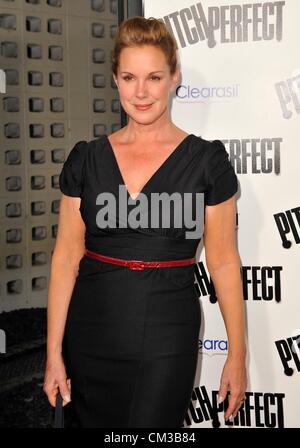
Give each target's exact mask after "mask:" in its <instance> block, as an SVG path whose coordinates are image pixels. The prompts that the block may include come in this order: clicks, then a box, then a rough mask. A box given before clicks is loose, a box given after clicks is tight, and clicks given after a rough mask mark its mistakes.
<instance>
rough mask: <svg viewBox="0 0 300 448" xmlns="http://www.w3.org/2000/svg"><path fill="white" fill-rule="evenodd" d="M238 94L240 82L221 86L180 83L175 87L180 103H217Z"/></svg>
mask: <svg viewBox="0 0 300 448" xmlns="http://www.w3.org/2000/svg"><path fill="white" fill-rule="evenodd" d="M239 96H240V84H228V85H221V86H205V85H204V86H200V85H199V86H193V85H190V84H180V85H179V86H178V87H177V88H176V100H177V101H178V102H180V103H214V102H218V103H219V102H224V101H226V102H227V101H230V100H234V99H236V98H238V97H239Z"/></svg>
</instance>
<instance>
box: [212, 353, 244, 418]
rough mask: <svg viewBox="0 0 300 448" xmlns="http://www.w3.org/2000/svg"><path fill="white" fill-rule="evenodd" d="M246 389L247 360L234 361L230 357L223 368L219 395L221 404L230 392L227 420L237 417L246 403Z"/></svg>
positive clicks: (225, 416)
mask: <svg viewBox="0 0 300 448" xmlns="http://www.w3.org/2000/svg"><path fill="white" fill-rule="evenodd" d="M246 388H247V373H246V365H245V359H244V358H242V359H233V358H230V356H228V357H227V360H226V362H225V364H224V367H223V372H222V375H221V381H220V389H219V394H218V399H219V403H221V402H222V401H223V400H225V398H226V395H227V393H228V392H230V399H229V406H228V408H227V410H226V412H225V415H224V418H225V420H227V419H229V418H230V417H231V416H232V417H233V418H234V417H235V416H236V415H237V413H238V411H239V408H240V407H241V406H242V404H243V403H244V399H245V392H246Z"/></svg>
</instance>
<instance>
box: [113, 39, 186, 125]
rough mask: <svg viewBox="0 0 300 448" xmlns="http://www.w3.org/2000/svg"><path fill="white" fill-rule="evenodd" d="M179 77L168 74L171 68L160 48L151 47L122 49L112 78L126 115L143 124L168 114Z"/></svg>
mask: <svg viewBox="0 0 300 448" xmlns="http://www.w3.org/2000/svg"><path fill="white" fill-rule="evenodd" d="M178 75H179V73H178V71H177V72H176V73H175V74H173V75H171V74H170V67H169V65H168V64H167V61H166V58H165V55H164V53H163V52H162V50H161V49H160V48H157V47H155V46H153V45H144V46H142V47H127V48H123V50H122V51H121V54H120V58H119V68H118V76H117V78H116V77H115V76H114V79H115V82H116V83H117V85H118V89H119V96H120V101H121V104H122V106H123V108H124V110H125V112H126V113H127V114H128V116H129V117H130V118H131V119H133V120H135V121H136V122H138V123H142V124H150V123H152V122H154V121H156V120H157V119H159V118H160V117H161V116H162V115H163V114H164V113H166V111H167V108H168V102H169V97H170V93H171V92H172V91H173V90H174V89H175V88H176V84H177V82H178ZM143 106H144V107H143Z"/></svg>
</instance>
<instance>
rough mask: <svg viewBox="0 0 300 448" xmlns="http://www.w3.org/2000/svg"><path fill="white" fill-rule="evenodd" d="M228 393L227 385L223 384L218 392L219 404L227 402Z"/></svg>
mask: <svg viewBox="0 0 300 448" xmlns="http://www.w3.org/2000/svg"><path fill="white" fill-rule="evenodd" d="M227 392H228V388H227V384H226V383H222V384H221V386H220V389H219V392H218V404H220V403H222V401H224V400H225V398H226V395H227Z"/></svg>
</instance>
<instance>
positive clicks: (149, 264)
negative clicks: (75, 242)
mask: <svg viewBox="0 0 300 448" xmlns="http://www.w3.org/2000/svg"><path fill="white" fill-rule="evenodd" d="M85 255H87V256H88V257H91V258H95V259H96V260H101V261H105V262H106V263H113V264H119V265H120V266H128V267H129V268H130V269H133V270H135V271H142V270H143V269H145V268H164V267H169V266H185V265H187V264H194V263H195V257H193V258H185V259H184V260H174V261H142V260H124V259H122V258H113V257H108V256H107V255H100V254H98V253H97V252H92V251H90V250H88V249H86V250H85Z"/></svg>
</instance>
